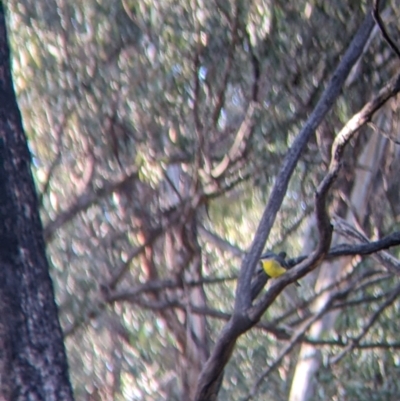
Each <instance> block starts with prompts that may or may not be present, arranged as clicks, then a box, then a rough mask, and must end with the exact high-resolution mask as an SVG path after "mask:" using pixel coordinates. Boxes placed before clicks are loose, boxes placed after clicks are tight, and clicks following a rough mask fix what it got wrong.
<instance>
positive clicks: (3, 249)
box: [0, 1, 73, 400]
mask: <svg viewBox="0 0 400 401" xmlns="http://www.w3.org/2000/svg"><path fill="white" fill-rule="evenodd" d="M30 161H31V160H30V154H29V150H28V147H27V141H26V138H25V135H24V132H23V128H22V122H21V115H20V112H19V109H18V105H17V102H16V97H15V92H14V89H13V85H12V79H11V69H10V52H9V46H8V40H7V32H6V24H5V16H4V9H3V4H2V2H1V1H0V378H1V380H0V400H28V399H29V400H72V399H73V396H72V390H71V386H70V383H69V378H68V366H67V362H66V355H65V349H64V344H63V337H62V331H61V327H60V324H59V321H58V316H57V307H56V304H55V301H54V291H53V287H52V283H51V279H50V276H49V269H48V263H47V259H46V255H45V244H44V240H43V230H42V225H41V222H40V218H39V212H38V201H37V196H36V193H35V188H34V183H33V179H32V174H31V170H30Z"/></svg>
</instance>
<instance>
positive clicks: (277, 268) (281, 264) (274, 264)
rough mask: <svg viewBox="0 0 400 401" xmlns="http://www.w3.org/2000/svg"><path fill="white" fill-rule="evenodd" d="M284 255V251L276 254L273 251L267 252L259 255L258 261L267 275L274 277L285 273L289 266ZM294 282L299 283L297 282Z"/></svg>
mask: <svg viewBox="0 0 400 401" xmlns="http://www.w3.org/2000/svg"><path fill="white" fill-rule="evenodd" d="M285 257H286V253H285V252H281V253H279V254H278V255H277V254H276V253H273V252H267V253H264V254H263V255H262V256H261V258H260V262H261V265H262V268H263V269H264V271H265V273H266V275H267V276H268V277H270V278H276V277H280V276H282V274H285V273H286V270H287V269H288V267H289V266H288V264H287V263H286V260H285ZM295 284H296V285H300V284H299V283H297V282H296V283H295Z"/></svg>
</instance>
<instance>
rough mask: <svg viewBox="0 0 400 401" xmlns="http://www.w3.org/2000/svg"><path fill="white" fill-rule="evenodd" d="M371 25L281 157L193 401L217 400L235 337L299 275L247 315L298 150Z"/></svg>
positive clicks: (355, 57) (331, 98)
mask: <svg viewBox="0 0 400 401" xmlns="http://www.w3.org/2000/svg"><path fill="white" fill-rule="evenodd" d="M373 26H374V21H373V18H372V16H371V15H367V17H366V18H365V20H364V22H363V24H362V25H361V27H360V29H359V30H358V32H357V34H356V36H355V37H354V38H353V40H352V42H351V43H350V45H349V48H348V49H347V51H346V53H345V54H344V56H343V58H342V60H341V62H340V64H339V65H338V67H337V69H336V70H335V73H334V75H333V77H332V79H331V81H330V83H329V84H328V87H327V88H326V90H325V91H324V93H323V95H322V97H321V99H320V100H319V102H318V104H317V106H316V108H315V109H314V111H313V112H312V114H311V116H310V117H309V119H308V120H307V122H306V124H305V125H304V127H303V129H302V130H301V131H300V133H299V134H298V136H297V137H296V139H295V140H294V142H293V145H292V147H291V148H290V149H289V151H288V153H287V155H286V157H285V159H284V162H283V165H282V168H281V170H280V172H279V174H278V177H277V179H276V184H275V186H274V188H273V190H272V193H271V197H270V200H269V202H268V205H267V207H266V209H265V211H264V214H263V216H262V218H261V221H260V224H259V227H258V229H257V232H256V235H255V238H254V241H253V244H252V246H251V249H250V252H249V253H248V254H247V255H246V256H245V258H244V260H243V262H242V265H241V269H240V275H239V280H238V285H237V289H236V300H235V306H234V314H233V316H232V318H231V320H230V321H229V322H228V323H227V325H226V326H225V328H224V329H223V331H222V332H221V334H220V336H219V338H218V339H217V342H216V345H215V347H214V350H213V351H212V353H211V356H210V358H209V359H208V361H207V362H206V364H205V366H204V367H203V370H202V373H201V374H200V377H199V381H198V387H197V390H196V395H195V401H200V400H201V401H203V400H210V401H213V400H216V398H217V395H218V392H219V387H220V384H221V380H222V376H223V371H224V367H225V365H226V364H227V362H228V361H229V359H230V356H231V354H232V352H233V349H234V346H235V343H236V340H237V338H238V337H239V336H240V335H241V334H243V333H244V332H245V331H247V330H248V329H249V328H251V327H252V326H253V325H254V324H255V323H256V322H257V321H258V320H259V318H260V317H261V315H262V313H263V312H264V311H265V308H266V307H267V306H268V305H269V304H270V303H272V299H275V298H276V296H277V295H278V294H279V292H280V291H282V289H283V288H284V287H285V285H287V284H288V283H289V282H291V281H294V276H295V274H296V273H297V274H298V277H300V275H301V273H299V270H296V273H293V272H289V273H287V274H285V275H284V276H290V279H288V277H284V278H283V280H282V279H281V280H278V281H277V282H276V283H275V284H274V285H273V286H272V287H271V289H270V291H269V293H270V295H272V296H274V297H275V298H272V296H271V298H270V299H264V300H263V302H262V306H261V308H259V309H258V311H255V312H256V313H255V314H248V312H249V308H250V307H251V304H252V300H251V280H252V277H253V273H254V270H255V267H256V265H257V263H258V260H259V257H260V255H261V252H262V250H263V248H264V245H265V242H266V240H267V238H268V235H269V233H270V231H271V228H272V225H273V223H274V221H275V217H276V214H277V213H278V210H279V209H280V207H281V204H282V201H283V198H284V196H285V194H286V191H287V187H288V184H289V180H290V178H291V176H292V174H293V171H294V169H295V167H296V165H297V162H298V160H299V158H300V155H301V152H302V151H303V149H304V147H305V146H306V144H307V142H308V140H309V139H310V137H311V135H312V134H313V133H314V130H315V129H316V128H317V127H318V125H319V124H320V123H321V121H322V120H323V118H324V117H325V115H326V113H327V112H328V111H329V110H330V109H331V107H332V106H333V104H334V102H335V100H336V98H337V97H338V95H339V93H340V90H341V88H342V86H343V84H344V82H345V80H346V77H347V76H348V74H349V73H350V71H351V69H352V67H353V65H354V64H355V62H356V61H357V60H358V58H359V57H360V55H361V54H362V50H363V48H364V45H365V43H366V42H367V40H368V38H369V35H370V33H371V31H372V28H373ZM324 246H325V241H324ZM315 259H316V260H318V255H316V257H315ZM313 262H316V261H313ZM308 267H309V266H307V265H306V266H303V269H307V268H308ZM271 290H272V291H271ZM251 315H252V316H251Z"/></svg>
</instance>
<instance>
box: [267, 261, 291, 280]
mask: <svg viewBox="0 0 400 401" xmlns="http://www.w3.org/2000/svg"><path fill="white" fill-rule="evenodd" d="M261 264H262V267H263V269H264V271H265V273H267V275H268V276H269V277H272V278H276V277H279V276H282V274H284V273H285V272H286V269H285V268H284V267H282V266H281V265H280V264H279V263H278V262H277V261H276V260H275V259H264V260H261Z"/></svg>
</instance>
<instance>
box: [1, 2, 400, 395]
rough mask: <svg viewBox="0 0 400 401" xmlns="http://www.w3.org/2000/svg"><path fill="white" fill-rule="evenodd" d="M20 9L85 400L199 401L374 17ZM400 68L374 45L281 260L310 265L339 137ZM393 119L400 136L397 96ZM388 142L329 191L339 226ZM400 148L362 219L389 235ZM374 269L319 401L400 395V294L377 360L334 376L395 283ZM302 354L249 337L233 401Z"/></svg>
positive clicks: (352, 5)
mask: <svg viewBox="0 0 400 401" xmlns="http://www.w3.org/2000/svg"><path fill="white" fill-rule="evenodd" d="M7 3H8V23H9V31H10V38H11V45H12V49H13V71H14V82H15V86H16V90H17V93H18V99H19V105H20V108H21V111H22V114H23V121H24V126H25V130H26V134H27V136H28V140H29V146H30V149H31V152H32V157H33V169H34V176H35V179H36V184H37V188H38V192H39V194H40V202H41V215H42V220H43V224H44V227H45V237H46V240H47V247H48V248H47V251H48V256H49V260H50V263H51V274H52V277H53V281H54V286H55V289H56V294H57V302H58V304H59V308H60V319H61V323H62V325H63V328H64V331H65V336H66V347H67V352H68V358H69V364H70V372H71V378H72V382H73V386H74V390H75V396H76V399H77V400H89V399H90V400H159V399H168V400H186V399H189V395H188V394H189V393H190V392H191V391H192V390H191V389H192V388H193V387H194V386H195V383H196V382H195V377H197V374H198V372H199V369H200V368H199V366H195V365H196V360H197V359H199V361H200V362H201V363H203V362H204V360H205V358H206V357H207V355H208V353H209V350H210V347H211V346H212V341H213V340H214V339H215V338H216V336H217V335H218V333H219V332H220V330H221V329H222V327H223V325H224V323H225V321H226V319H227V317H228V314H229V312H230V311H231V309H232V305H233V303H234V291H235V281H234V278H235V275H236V274H237V272H238V268H239V266H240V259H241V256H242V255H243V252H244V251H245V250H246V249H248V246H249V245H250V243H251V240H252V237H253V233H254V231H255V229H256V227H257V224H258V221H259V218H260V216H261V213H262V210H263V208H264V207H265V204H266V202H267V200H268V196H269V193H270V190H271V188H272V185H273V184H274V182H275V177H276V173H277V171H278V169H279V167H280V164H281V161H282V159H283V156H284V155H285V153H286V151H287V149H288V146H290V144H291V142H292V141H293V138H294V137H295V135H296V134H297V133H298V131H299V129H300V127H301V126H302V124H303V123H304V121H305V119H306V118H307V116H308V115H309V113H310V112H311V111H312V110H313V107H314V106H315V104H316V102H317V100H318V98H319V95H320V94H321V93H322V91H323V89H324V87H325V85H326V83H327V81H328V79H329V77H331V75H332V72H333V70H334V68H335V66H336V65H337V62H338V61H339V60H340V57H341V56H342V55H343V52H344V51H345V49H346V47H347V46H348V44H349V42H350V40H351V38H352V35H353V34H354V33H355V32H356V30H357V28H358V27H359V25H360V23H361V22H362V20H363V18H364V16H365V14H366V12H367V11H368V9H369V7H370V6H371V4H370V2H366V1H342V0H339V1H335V2H326V1H322V0H321V1H320V0H314V1H303V0H301V1H296V2H287V1H282V0H270V1H267V0H251V1H241V0H236V1H234V0H204V1H201V0H193V1H182V0H180V1H176V0H174V1H172V0H171V1H170V0H165V1H152V0H139V1H136V0H117V1H112V2H111V1H107V0H85V1H81V2H71V1H67V0H42V1H37V0H20V1H11V0H10V1H8V2H7ZM388 3H390V4H389V5H388V6H387V11H386V13H385V16H386V19H385V21H387V23H388V27H389V30H390V32H391V33H392V34H393V35H394V38H395V39H399V38H398V32H399V31H398V27H397V21H398V20H399V18H398V17H399V13H400V4H399V3H398V2H396V1H392V2H388ZM396 69H397V63H396V61H395V59H394V56H393V54H392V53H391V52H390V50H389V49H388V47H387V45H385V43H384V42H383V41H382V39H381V37H380V35H379V32H375V33H374V34H373V35H372V37H371V42H370V43H369V45H368V47H367V48H366V49H365V55H364V56H363V58H362V59H361V60H360V61H359V63H358V64H357V66H356V67H355V68H354V70H353V72H352V75H351V76H350V77H349V79H348V81H347V83H346V86H345V88H344V90H343V92H342V95H341V97H340V98H339V100H338V101H337V103H336V105H335V107H334V109H333V110H332V111H331V112H330V114H329V116H328V117H327V118H326V119H325V121H324V123H323V124H322V125H321V126H320V127H319V128H318V130H317V132H316V135H315V137H314V138H313V139H312V141H311V142H310V143H309V144H308V147H307V149H306V150H305V152H304V154H303V155H302V158H301V161H300V163H299V164H298V166H297V169H296V172H295V175H294V177H293V179H292V181H291V184H290V187H289V190H288V193H287V196H286V198H285V201H284V204H283V206H282V209H281V211H280V213H279V216H278V219H277V221H276V224H275V228H274V231H273V233H272V235H271V236H270V239H269V243H268V247H269V248H273V249H275V250H283V249H285V250H286V251H287V253H288V254H289V257H295V256H298V255H300V254H301V252H302V250H303V249H304V246H305V245H306V244H305V243H307V242H312V235H311V234H310V231H309V221H310V216H311V214H312V208H313V194H314V191H315V188H316V186H317V185H318V183H319V182H320V180H321V178H322V177H323V175H324V173H325V172H326V170H327V166H328V164H329V158H330V145H331V143H332V140H333V138H334V135H335V134H336V133H337V132H339V130H340V129H341V127H342V126H343V124H345V123H346V121H347V120H348V119H349V118H350V117H351V116H352V115H353V114H354V113H355V112H357V111H358V110H359V108H360V107H362V105H363V104H364V103H365V102H366V101H367V100H369V98H370V96H371V95H372V94H373V93H376V91H377V90H378V89H379V88H380V87H381V86H382V85H383V84H384V83H385V82H386V80H387V79H388V78H390V77H391V76H392V75H393V74H394V71H396ZM386 113H387V114H388V115H390V119H391V121H392V125H391V132H394V133H395V134H396V132H397V131H396V128H397V125H398V118H397V117H398V116H397V114H398V112H397V103H396V102H395V101H394V102H392V103H391V104H390V105H388V106H387V110H386ZM371 135H378V134H376V133H375V134H374V133H373V131H372V130H370V129H367V128H365V129H363V131H362V132H361V133H360V135H358V136H357V139H355V140H353V141H352V143H351V144H350V146H349V147H348V149H347V151H346V156H345V166H344V169H343V170H342V174H341V176H340V178H339V180H338V183H337V185H336V187H335V191H333V192H332V197H331V210H332V211H333V212H335V213H337V214H338V215H341V216H343V215H344V210H345V209H347V208H348V207H349V205H348V197H349V194H350V192H351V189H352V183H353V181H354V177H355V174H356V171H357V169H356V167H358V168H362V166H359V165H358V157H359V155H360V153H361V151H362V149H363V146H364V145H365V144H366V142H367V140H368V138H369V136H371ZM236 144H237V146H236ZM397 153H398V149H397V147H396V146H395V144H394V143H393V142H391V141H389V140H387V141H386V142H385V144H384V154H385V160H386V162H385V163H384V164H382V165H380V166H379V168H378V169H377V173H376V177H375V178H376V179H375V181H374V191H373V192H371V196H370V198H369V199H368V206H367V209H368V214H367V217H366V218H365V219H364V220H363V221H360V222H359V223H360V226H361V227H362V228H363V229H364V230H365V232H366V233H368V235H370V236H371V237H374V238H379V237H380V236H383V235H385V234H388V233H390V232H391V231H393V230H394V229H395V228H396V226H398V221H399V220H398V218H399V212H400V210H399V206H398V205H399V203H398V200H399V197H398V184H397V181H396V180H395V179H394V177H395V176H396V172H398V168H399V163H398V161H397ZM227 155H229V157H227ZM378 201H379V202H378ZM377 205H378V206H377ZM365 269H375V270H379V273H380V274H381V275H385V276H384V277H381V279H380V280H375V281H372V280H370V282H369V283H366V285H365V287H361V288H359V289H357V290H355V291H354V294H352V298H353V299H358V300H359V303H358V304H355V305H354V306H351V305H349V306H346V305H343V307H342V309H341V310H342V312H341V314H340V318H339V319H338V321H337V324H336V327H335V330H332V332H331V333H329V334H328V335H327V338H326V339H327V340H332V342H331V344H328V345H324V346H320V350H321V352H322V355H323V356H322V359H323V368H322V369H321V370H320V371H319V373H318V375H317V376H316V377H315V380H316V382H317V383H318V385H317V392H316V393H315V399H332V400H338V399H346V400H356V399H365V398H368V399H371V392H373V393H374V394H376V396H375V395H374V398H373V399H376V400H383V399H385V400H388V399H397V398H396V395H399V392H400V390H399V388H398V384H397V383H398V380H397V378H398V373H399V367H400V360H399V354H398V350H397V349H396V348H395V347H394V348H393V347H392V348H389V349H387V347H385V346H382V345H381V346H379V344H381V343H382V344H383V343H386V342H390V341H391V342H395V341H396V338H397V333H398V323H397V321H398V319H397V317H398V308H399V302H398V300H397V299H396V300H395V301H394V302H393V303H392V304H391V305H389V306H388V307H387V308H386V309H385V311H384V313H382V314H381V315H380V317H379V319H378V320H377V321H376V322H375V324H374V326H373V329H372V330H370V331H369V332H368V333H367V334H366V336H365V341H367V342H369V343H371V344H372V343H373V344H377V346H372V345H371V347H370V348H366V349H355V350H352V351H351V352H349V353H348V354H346V355H345V356H344V357H343V358H342V359H340V361H338V362H337V363H336V364H331V363H330V362H329V360H330V358H331V357H332V356H334V355H336V354H338V353H340V352H341V351H342V347H341V346H340V345H339V344H336V345H335V341H336V340H338V339H340V338H343V337H352V336H356V335H357V334H358V333H359V329H360V327H362V325H363V324H364V323H365V321H366V320H367V319H368V318H369V317H370V315H371V314H372V313H374V311H375V310H376V309H377V308H378V307H379V305H380V303H381V302H382V301H383V300H384V299H385V294H386V293H388V292H390V290H391V289H393V288H394V286H395V285H396V278H395V277H393V275H391V274H388V273H382V272H383V271H384V270H382V269H383V268H382V266H379V265H377V264H376V263H374V262H373V261H371V260H367V259H365V260H364V261H362V260H361V261H360V262H359V264H358V265H357V269H356V271H355V273H354V274H357V271H361V272H364V271H365ZM314 280H315V278H314ZM303 281H304V283H303V284H302V293H301V297H302V298H306V297H312V295H313V293H314V291H313V279H312V278H311V279H309V280H308V279H305V280H303ZM196 291H197V292H196ZM379 295H382V297H380V296H379ZM364 299H365V302H364V301H363V300H364ZM367 301H368V302H367ZM195 307H198V310H196V308H195ZM291 308H292V306H291V305H290V303H289V302H287V300H286V299H285V297H284V296H280V297H279V298H278V299H277V301H276V303H275V304H274V305H273V307H272V308H271V309H270V310H268V311H267V312H266V314H265V317H264V319H265V322H275V323H274V324H275V326H274V327H275V328H277V329H278V328H279V327H281V325H282V327H288V326H290V325H292V324H294V323H293V314H292V315H291V317H286V315H285V313H286V312H287V311H288V310H289V309H291ZM286 341H287V338H280V337H279V335H277V334H276V332H274V331H272V332H271V330H269V329H268V328H263V327H259V328H255V329H253V330H252V331H251V332H249V333H247V334H246V336H244V337H243V338H241V339H240V341H239V343H238V346H237V348H236V350H235V352H234V354H233V357H232V360H231V363H230V364H229V366H228V367H227V370H226V374H225V380H224V383H223V386H222V390H221V399H232V400H239V399H242V397H244V396H245V395H246V394H247V393H248V391H249V390H250V389H251V388H252V386H253V385H254V382H255V381H256V378H258V377H259V375H260V374H261V373H262V371H263V370H264V369H265V367H267V366H268V365H271V364H272V363H273V361H274V359H275V358H276V357H277V355H278V354H279V351H280V349H281V348H282V346H283V344H285V342H286ZM295 363H296V348H295V349H294V351H293V352H292V353H291V354H290V355H288V356H287V357H286V358H285V359H284V360H283V362H282V363H281V364H280V365H279V367H278V368H277V369H275V370H273V371H272V372H271V374H270V375H269V376H268V378H267V379H266V380H265V381H264V383H263V385H262V386H261V388H260V389H259V394H260V396H262V397H263V398H266V397H268V399H273V400H284V399H287V397H288V392H289V389H290V383H291V377H292V374H293V369H294V365H295ZM190 372H192V374H191V373H190Z"/></svg>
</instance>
